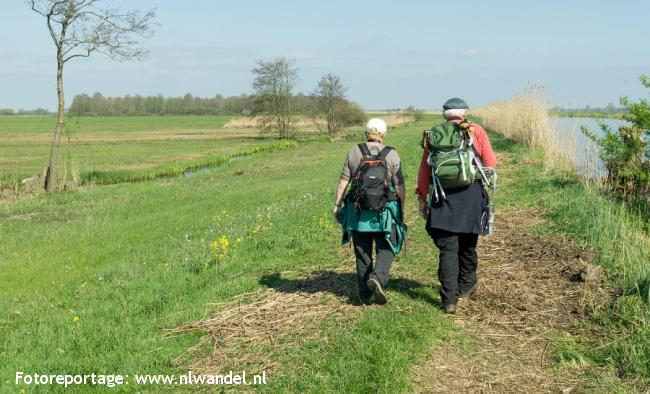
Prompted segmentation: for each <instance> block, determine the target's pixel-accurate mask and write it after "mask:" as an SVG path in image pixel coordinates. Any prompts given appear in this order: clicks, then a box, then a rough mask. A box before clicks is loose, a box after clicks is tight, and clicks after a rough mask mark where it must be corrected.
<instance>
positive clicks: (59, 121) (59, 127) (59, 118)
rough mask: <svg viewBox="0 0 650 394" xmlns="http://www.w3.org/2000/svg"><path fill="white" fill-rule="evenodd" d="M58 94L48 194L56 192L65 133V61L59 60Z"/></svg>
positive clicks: (49, 167)
mask: <svg viewBox="0 0 650 394" xmlns="http://www.w3.org/2000/svg"><path fill="white" fill-rule="evenodd" d="M56 92H57V95H58V99H59V106H58V110H57V113H56V127H55V128H54V140H53V141H52V148H51V149H50V164H49V166H48V168H47V177H46V179H45V189H46V190H47V191H48V192H53V191H56V189H57V179H56V166H57V161H58V149H59V143H60V142H61V132H62V131H63V116H64V115H65V101H64V96H63V59H61V58H59V59H57V69H56Z"/></svg>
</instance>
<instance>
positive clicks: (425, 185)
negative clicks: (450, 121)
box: [415, 123, 497, 200]
mask: <svg viewBox="0 0 650 394" xmlns="http://www.w3.org/2000/svg"><path fill="white" fill-rule="evenodd" d="M472 126H473V127H474V133H473V134H472V141H473V142H474V147H475V148H476V152H477V153H478V156H479V158H480V159H481V162H482V163H483V165H484V166H486V167H491V168H496V166H497V158H496V157H495V156H494V152H493V151H492V146H491V145H490V140H489V139H488V136H487V133H486V132H485V130H484V129H483V127H481V126H480V125H479V124H477V123H472ZM428 154H429V152H428V151H427V150H425V151H424V152H422V161H420V170H419V171H418V186H417V188H416V189H415V192H416V193H417V195H418V197H419V199H420V200H426V198H427V194H429V186H430V185H431V167H429V164H427V157H428Z"/></svg>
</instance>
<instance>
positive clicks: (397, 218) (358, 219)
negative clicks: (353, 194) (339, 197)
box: [338, 200, 407, 255]
mask: <svg viewBox="0 0 650 394" xmlns="http://www.w3.org/2000/svg"><path fill="white" fill-rule="evenodd" d="M338 220H339V222H340V223H341V225H342V226H343V237H342V242H341V243H342V244H346V243H347V242H349V241H350V235H351V233H352V231H359V232H383V233H385V236H386V241H388V245H390V248H391V249H392V251H393V253H394V254H395V255H397V254H398V253H399V252H400V250H401V249H402V245H403V243H404V239H405V237H406V231H407V226H406V224H405V223H403V222H402V215H401V213H400V207H399V203H398V202H397V201H395V200H392V201H387V202H386V205H385V208H384V209H383V210H381V211H379V212H376V211H366V210H363V209H362V210H357V208H356V207H355V206H354V204H352V203H350V202H349V201H347V200H346V201H345V203H344V204H343V206H342V207H341V210H340V211H339V213H338Z"/></svg>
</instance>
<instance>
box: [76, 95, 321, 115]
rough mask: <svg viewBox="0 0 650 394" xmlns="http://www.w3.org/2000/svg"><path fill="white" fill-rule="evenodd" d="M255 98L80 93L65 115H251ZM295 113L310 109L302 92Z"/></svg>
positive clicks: (295, 100)
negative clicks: (106, 95)
mask: <svg viewBox="0 0 650 394" xmlns="http://www.w3.org/2000/svg"><path fill="white" fill-rule="evenodd" d="M255 100H256V96H255V95H247V94H242V95H240V96H232V97H223V96H221V95H216V96H215V97H212V98H202V97H194V96H192V95H191V94H189V93H188V94H186V95H185V96H183V97H163V96H162V95H158V96H139V95H135V96H124V97H105V96H103V95H102V94H101V93H95V94H93V95H92V96H89V95H87V94H80V95H77V96H75V98H74V99H73V100H72V105H70V108H69V110H68V112H69V113H70V114H72V115H245V116H248V115H251V114H254V111H255ZM291 104H292V105H291V107H292V109H293V111H294V112H295V113H307V112H308V111H309V108H311V107H312V106H313V102H312V98H311V97H310V96H306V95H304V94H302V93H298V94H296V95H293V96H292V103H291Z"/></svg>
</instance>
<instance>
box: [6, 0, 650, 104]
mask: <svg viewBox="0 0 650 394" xmlns="http://www.w3.org/2000/svg"><path fill="white" fill-rule="evenodd" d="M106 2H107V3H110V4H114V5H115V4H117V5H123V6H124V7H126V8H143V9H144V8H153V7H156V8H157V13H158V17H157V21H158V22H159V23H160V26H159V27H158V28H157V30H156V34H155V35H154V36H153V37H152V38H150V39H148V40H146V41H145V42H144V47H146V48H147V49H149V51H150V55H149V58H148V59H147V60H145V61H143V62H124V63H119V62H114V61H112V60H110V59H107V58H105V57H102V56H101V55H97V56H95V57H92V58H89V59H74V60H72V61H71V62H69V63H67V64H66V68H65V90H66V96H67V98H68V103H70V102H71V99H72V97H73V96H74V95H76V94H79V93H89V94H92V93H94V92H96V91H99V92H102V93H103V94H104V95H109V96H116V95H126V94H131V95H133V94H141V95H155V94H159V93H160V94H163V95H165V96H180V95H183V94H185V93H188V92H189V93H191V94H193V95H197V96H202V97H212V96H214V95H216V94H218V93H219V94H222V95H226V96H230V95H238V94H241V93H251V92H252V89H251V84H250V82H251V80H252V76H251V69H252V68H253V67H254V66H255V61H256V60H271V59H273V58H275V57H278V56H286V57H288V58H291V59H294V61H295V65H296V66H297V67H298V68H299V72H298V74H299V78H300V82H299V85H298V86H297V89H296V91H302V92H310V91H312V90H313V88H314V86H315V85H316V82H317V80H318V79H319V77H320V76H321V75H323V74H325V73H334V74H337V75H339V76H340V77H341V78H342V80H343V82H344V84H345V85H346V86H348V87H349V90H348V96H349V98H351V99H352V100H355V101H357V102H359V103H360V104H362V105H363V106H365V107H366V108H394V107H406V106H408V105H415V106H417V107H419V108H438V107H440V105H441V104H442V102H444V100H445V99H447V98H449V97H451V96H459V97H463V98H465V99H466V100H467V101H468V103H469V104H470V106H473V107H477V106H481V105H484V104H486V103H488V102H491V101H494V100H499V99H503V98H506V97H509V96H512V95H514V94H516V93H517V92H520V91H522V90H523V89H524V88H525V87H526V86H528V85H529V84H531V83H535V84H541V85H543V86H544V87H545V91H546V94H547V95H548V96H549V97H550V98H551V99H552V100H553V102H554V103H555V104H557V105H562V106H570V107H582V106H585V105H587V104H589V105H592V106H605V105H607V104H608V103H609V102H614V103H615V104H618V97H620V96H622V95H629V96H630V97H633V98H638V97H648V91H647V90H645V89H644V88H643V87H642V86H641V84H640V83H639V81H638V76H639V75H640V74H650V51H649V50H648V43H647V38H648V37H650V24H649V23H647V20H646V19H647V15H650V2H647V1H621V2H617V3H615V2H610V1H607V2H605V1H602V2H600V1H584V0H575V1H569V0H567V1H555V0H547V1H526V0H520V1H510V0H508V1H490V2H488V1H469V0H466V1H444V2H442V1H414V0H411V1H409V0H405V1H400V2H397V1H352V0H348V1H339V0H329V1H319V2H316V1H261V0H260V1H246V0H240V1H209V0H193V1H180V0H175V1H172V0H159V1H152V0H141V1H125V0H106ZM3 3H4V4H3V23H2V24H0V59H2V60H0V108H3V107H10V108H15V109H18V108H36V107H45V108H49V109H54V108H55V106H56V91H55V58H54V55H55V53H54V47H53V44H52V42H51V39H50V37H49V34H48V32H47V29H46V26H45V20H44V18H43V17H41V16H40V15H37V14H35V13H34V12H32V11H31V10H30V9H29V7H28V6H27V5H26V4H25V3H24V2H23V1H21V0H4V1H3Z"/></svg>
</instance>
